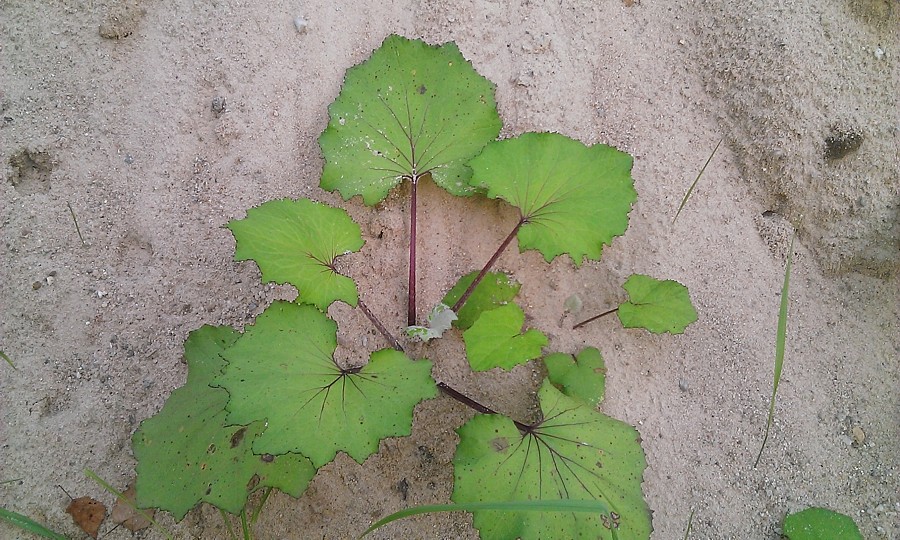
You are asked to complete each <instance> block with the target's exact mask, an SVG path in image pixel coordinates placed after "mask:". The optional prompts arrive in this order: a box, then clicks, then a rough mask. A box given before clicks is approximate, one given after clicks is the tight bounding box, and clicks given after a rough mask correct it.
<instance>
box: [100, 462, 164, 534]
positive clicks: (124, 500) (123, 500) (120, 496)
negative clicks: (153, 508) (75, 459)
mask: <svg viewBox="0 0 900 540" xmlns="http://www.w3.org/2000/svg"><path fill="white" fill-rule="evenodd" d="M84 474H85V476H87V477H88V478H90V479H91V480H93V481H94V482H97V483H98V484H100V487H102V488H103V489H105V490H106V491H108V492H110V493H112V494H113V495H115V496H116V499H118V500H119V502H121V503H122V504H124V505H126V506H128V507H129V508H131V509H132V510H134V511H135V512H137V513H138V514H140V515H141V517H143V518H144V519H146V520H147V521H149V522H150V523H152V524H153V527H154V528H156V530H158V531H159V532H161V533H162V534H163V536H165V537H166V538H168V539H169V540H175V538H174V537H173V536H172V534H171V533H169V531H167V530H166V529H165V527H163V526H162V525H160V524H159V523H157V522H156V521H155V520H154V519H153V517H152V516H150V514H148V513H147V512H144V511H143V510H141V509H140V508H138V507H137V506H136V505H135V504H134V502H132V501H131V500H129V499H128V497H126V496H125V495H123V494H122V492H121V491H119V490H117V489H116V488H114V487H112V486H111V485H109V484H108V483H107V482H106V480H104V479H102V478H100V477H99V476H97V473H95V472H94V471H92V470H90V469H85V470H84Z"/></svg>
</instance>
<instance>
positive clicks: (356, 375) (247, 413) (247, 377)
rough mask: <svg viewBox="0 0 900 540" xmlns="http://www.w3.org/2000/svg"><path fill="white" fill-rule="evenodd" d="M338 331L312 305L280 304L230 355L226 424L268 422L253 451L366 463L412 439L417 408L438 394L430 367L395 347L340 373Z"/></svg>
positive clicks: (223, 381)
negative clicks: (396, 441)
mask: <svg viewBox="0 0 900 540" xmlns="http://www.w3.org/2000/svg"><path fill="white" fill-rule="evenodd" d="M336 330H337V326H336V324H335V323H334V321H332V320H331V319H329V318H328V317H326V316H325V315H324V314H323V313H321V312H320V311H318V310H317V309H315V308H314V307H312V306H308V305H297V304H294V303H289V302H275V303H274V304H272V305H271V306H270V307H269V308H268V309H266V311H264V312H263V313H262V314H261V315H260V316H259V317H258V318H257V320H256V323H255V324H254V325H253V326H252V327H249V328H248V329H247V330H246V331H245V332H244V335H243V336H241V338H240V339H239V340H238V341H237V342H236V343H235V344H234V345H233V346H232V347H230V348H229V349H228V350H227V351H225V353H224V357H225V359H226V360H227V361H228V366H227V367H226V368H225V371H224V374H223V375H221V376H220V377H218V378H216V380H215V383H214V384H216V385H219V386H222V387H223V388H225V389H226V390H228V393H229V394H230V396H231V399H230V400H229V402H228V420H229V422H233V423H237V424H243V423H248V422H253V421H257V420H265V421H266V422H267V424H268V427H267V428H266V431H265V432H264V433H263V434H262V435H260V436H259V437H258V438H257V439H256V440H255V441H254V444H253V449H254V451H255V452H257V453H265V454H276V455H277V454H283V453H286V452H297V453H300V454H303V455H304V456H308V457H309V459H310V460H311V461H312V463H313V465H314V466H315V467H317V468H318V467H321V466H322V465H324V464H326V463H328V462H329V461H331V460H332V459H334V456H335V454H336V453H337V452H339V451H344V452H346V453H347V454H349V455H350V457H352V458H353V459H355V460H356V461H358V462H360V463H362V462H363V460H365V459H366V458H367V457H368V456H370V455H371V454H373V453H375V452H376V451H377V450H378V442H379V441H380V440H381V439H383V438H385V437H392V436H400V435H409V433H410V427H411V424H412V410H413V407H414V406H415V405H416V404H417V403H419V402H420V401H422V400H424V399H428V398H431V397H434V396H435V395H436V393H437V387H436V385H435V383H434V380H433V379H432V378H431V362H428V361H426V360H420V361H417V362H414V361H412V360H410V359H409V358H407V357H406V355H404V354H403V353H401V352H398V351H395V350H393V349H386V350H381V351H377V352H375V353H372V355H371V359H370V361H369V363H368V364H367V365H366V366H364V367H363V368H361V369H359V368H357V369H341V368H340V367H338V365H337V364H336V363H335V361H334V357H333V354H334V350H335V347H336V346H337V337H336Z"/></svg>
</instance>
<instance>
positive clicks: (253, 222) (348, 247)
mask: <svg viewBox="0 0 900 540" xmlns="http://www.w3.org/2000/svg"><path fill="white" fill-rule="evenodd" d="M228 228H229V229H231V232H232V233H234V238H235V240H237V247H236V248H235V250H234V258H235V260H238V261H246V260H248V259H253V260H254V261H256V264H258V265H259V269H260V271H261V272H262V279H263V281H264V282H269V281H272V282H275V283H290V284H291V285H293V286H294V287H296V288H297V293H298V294H297V301H298V302H304V303H309V304H314V305H315V306H317V307H318V308H319V309H321V310H323V311H324V310H325V309H327V308H328V306H330V305H331V304H332V302H334V301H335V300H341V301H342V302H346V303H347V304H350V305H351V306H355V305H356V302H357V300H358V298H359V297H358V296H357V292H356V283H354V281H353V280H352V279H350V278H348V277H347V276H342V275H341V274H338V273H337V271H335V269H334V260H335V259H336V258H337V257H339V256H341V255H345V254H347V253H350V252H353V251H359V249H360V248H361V247H362V246H363V240H362V235H361V233H360V230H359V225H357V224H356V223H354V222H353V220H352V219H351V218H350V216H349V215H347V212H345V211H344V210H341V209H340V208H333V207H331V206H328V205H325V204H322V203H318V202H314V201H310V200H308V199H299V200H293V199H280V200H275V201H269V202H267V203H264V204H261V205H260V206H258V207H256V208H251V209H250V210H248V211H247V217H246V218H244V219H240V220H235V221H231V222H229V223H228Z"/></svg>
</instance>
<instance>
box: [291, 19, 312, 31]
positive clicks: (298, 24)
mask: <svg viewBox="0 0 900 540" xmlns="http://www.w3.org/2000/svg"><path fill="white" fill-rule="evenodd" d="M294 27H295V28H297V32H299V33H301V34H305V33H306V30H307V29H308V28H309V21H307V20H306V19H304V18H303V17H301V16H299V15H297V16H296V17H294Z"/></svg>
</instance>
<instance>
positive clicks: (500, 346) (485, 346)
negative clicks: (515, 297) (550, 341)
mask: <svg viewBox="0 0 900 540" xmlns="http://www.w3.org/2000/svg"><path fill="white" fill-rule="evenodd" d="M524 323H525V313H524V312H523V311H522V308H520V307H519V306H517V305H516V304H506V305H505V306H500V307H498V308H496V309H493V310H491V311H486V312H484V313H482V314H481V317H479V318H478V320H477V321H475V324H473V325H472V327H471V328H469V329H468V330H466V331H465V332H463V341H465V342H466V357H467V358H468V359H469V365H470V366H471V367H472V369H473V370H475V371H487V370H489V369H493V368H496V367H501V368H503V369H505V370H507V371H509V370H510V369H512V368H513V367H515V366H517V365H519V364H522V363H524V362H527V361H529V360H532V359H534V358H537V357H539V356H540V355H541V349H542V348H543V347H544V346H545V345H546V344H547V336H545V335H544V334H543V333H541V332H540V331H539V330H533V329H532V330H528V331H527V332H525V333H524V334H523V333H522V325H523V324H524Z"/></svg>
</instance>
